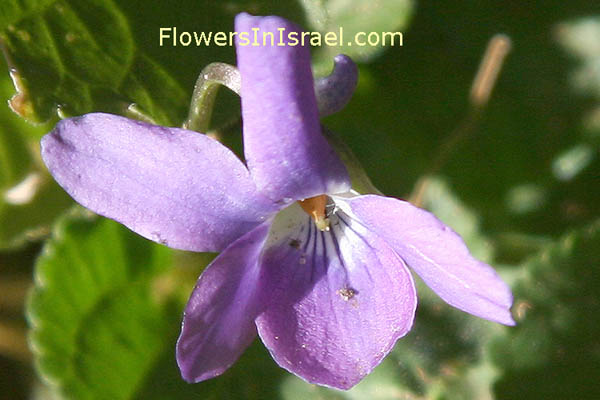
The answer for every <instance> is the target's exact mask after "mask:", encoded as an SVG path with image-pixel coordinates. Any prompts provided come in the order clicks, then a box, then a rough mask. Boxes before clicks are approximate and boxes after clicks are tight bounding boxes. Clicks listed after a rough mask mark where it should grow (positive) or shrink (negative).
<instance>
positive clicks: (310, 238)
mask: <svg viewBox="0 0 600 400" xmlns="http://www.w3.org/2000/svg"><path fill="white" fill-rule="evenodd" d="M325 213H326V216H327V219H328V221H329V229H328V230H322V229H320V228H319V227H318V226H317V224H316V221H315V220H314V219H313V218H312V217H311V216H310V215H309V214H308V213H307V212H305V210H304V209H303V208H302V207H301V206H300V205H299V204H298V203H293V204H292V205H290V206H289V207H287V208H285V209H284V210H282V211H280V212H279V213H278V214H277V215H276V217H275V219H274V221H273V224H272V226H271V230H270V231H269V235H268V238H267V242H266V245H265V249H266V251H267V252H275V253H278V254H280V256H278V257H277V258H278V259H280V260H281V262H282V263H285V264H286V266H292V265H295V267H294V268H301V269H302V270H303V271H306V273H307V274H308V275H307V276H309V277H308V278H307V279H310V281H317V280H318V279H328V280H331V282H332V285H333V286H332V287H331V292H332V293H335V294H336V297H338V298H339V299H340V300H342V301H344V302H348V303H349V304H350V305H352V306H356V305H357V303H356V300H357V298H358V297H357V296H359V293H360V290H361V289H360V288H359V287H357V286H356V285H354V284H353V282H351V281H350V278H349V276H350V274H349V272H350V271H352V270H354V269H356V268H361V269H366V267H367V266H366V265H365V264H364V261H363V260H361V259H357V258H356V257H353V256H352V255H353V253H355V248H354V247H355V246H356V245H357V243H360V244H361V247H362V246H364V239H363V233H364V232H363V231H364V227H362V226H361V225H360V224H358V223H356V222H354V221H352V219H351V218H350V217H349V216H348V215H347V214H346V213H344V212H343V211H341V210H340V209H339V208H338V207H336V205H335V204H334V203H333V201H331V200H330V201H329V202H328V204H327V206H326V209H325ZM307 268H308V269H309V270H307ZM299 271H300V270H299ZM309 271H310V272H309ZM367 273H368V272H367ZM334 277H335V278H334ZM333 282H335V284H333Z"/></svg>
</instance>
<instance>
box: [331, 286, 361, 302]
mask: <svg viewBox="0 0 600 400" xmlns="http://www.w3.org/2000/svg"><path fill="white" fill-rule="evenodd" d="M336 293H337V294H339V295H340V296H342V299H344V301H348V300H350V299H352V298H353V297H354V296H355V295H357V294H358V292H357V291H356V290H354V289H352V288H343V289H340V290H338V291H337V292H336Z"/></svg>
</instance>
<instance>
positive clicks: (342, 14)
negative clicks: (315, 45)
mask: <svg viewBox="0 0 600 400" xmlns="http://www.w3.org/2000/svg"><path fill="white" fill-rule="evenodd" d="M301 4H302V6H303V7H304V9H305V12H306V15H307V19H308V23H309V26H307V27H306V28H307V29H308V28H311V29H312V30H314V31H318V32H320V33H321V34H322V35H325V34H327V33H328V32H332V33H335V34H336V35H337V36H336V38H337V39H338V40H340V39H342V42H341V45H340V43H337V42H336V45H334V46H330V45H326V44H324V45H322V46H321V47H320V48H319V49H318V51H319V54H318V56H317V60H318V63H319V65H318V68H321V71H323V72H324V71H326V70H325V69H326V68H327V67H328V66H329V68H330V64H331V60H332V58H333V57H334V56H335V55H337V54H340V53H343V54H347V55H349V56H350V57H352V58H354V59H355V60H356V61H368V60H370V59H371V58H372V57H373V56H375V55H377V54H378V53H380V52H381V51H382V50H383V49H384V47H383V46H382V43H383V40H384V33H386V34H387V33H395V32H400V31H401V30H402V29H403V28H404V27H406V25H407V23H408V20H409V18H410V16H411V15H412V10H413V1H412V0H384V1H369V0H305V1H302V2H301ZM340 32H342V33H341V34H340ZM371 33H372V35H373V36H372V40H371V43H373V44H368V35H369V34H371ZM400 33H402V32H400ZM357 34H359V35H362V36H359V38H358V41H357V40H356V39H355V38H356V35H357ZM376 37H377V38H378V40H379V42H378V44H375V39H376ZM401 37H402V36H399V35H396V36H395V37H394V41H395V42H394V44H393V46H395V47H399V46H401V45H402V42H403V41H401V39H400V38H401ZM391 40H392V39H391V36H389V37H386V41H387V42H388V46H390V45H392V42H391ZM323 43H325V39H323ZM361 43H367V44H366V45H360V44H361Z"/></svg>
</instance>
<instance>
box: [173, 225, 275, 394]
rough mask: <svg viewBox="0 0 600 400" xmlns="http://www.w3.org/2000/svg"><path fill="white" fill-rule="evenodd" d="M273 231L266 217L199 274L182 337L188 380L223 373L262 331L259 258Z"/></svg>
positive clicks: (179, 347)
mask: <svg viewBox="0 0 600 400" xmlns="http://www.w3.org/2000/svg"><path fill="white" fill-rule="evenodd" d="M268 231H269V223H264V224H262V225H259V226H258V227H257V228H255V229H254V230H252V231H250V232H248V233H247V234H245V235H244V236H242V237H241V238H240V239H238V240H237V241H235V242H234V243H233V244H232V245H231V246H229V247H228V248H226V249H225V251H223V252H222V253H221V254H219V256H218V257H217V258H215V260H214V261H213V262H212V263H211V264H210V265H209V266H208V267H207V268H206V270H205V271H204V272H203V273H202V275H201V276H200V278H199V279H198V283H197V284H196V287H195V288H194V291H193V292H192V295H191V297H190V299H189V301H188V304H187V306H186V308H185V312H184V316H183V323H182V329H181V335H180V336H179V340H178V341H177V363H178V364H179V368H180V370H181V374H182V376H183V378H184V379H185V380H187V381H188V382H200V381H203V380H206V379H210V378H213V377H215V376H217V375H220V374H222V373H223V372H224V371H225V370H226V369H228V368H229V367H230V366H231V365H232V364H233V363H234V362H235V361H236V360H237V359H238V358H239V356H240V355H241V354H242V353H243V351H244V350H245V349H246V348H247V347H248V346H249V345H250V344H251V343H252V341H253V340H254V338H255V337H256V326H255V324H254V319H255V317H256V315H257V314H258V313H259V312H260V310H261V303H260V296H259V294H258V291H257V288H258V280H259V276H260V265H259V263H258V258H259V256H260V252H261V250H262V247H263V244H264V241H265V239H266V237H267V233H268Z"/></svg>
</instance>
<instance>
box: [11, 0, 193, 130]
mask: <svg viewBox="0 0 600 400" xmlns="http://www.w3.org/2000/svg"><path fill="white" fill-rule="evenodd" d="M4 7H6V8H7V11H5V15H6V16H5V29H3V30H1V31H0V39H1V40H2V42H3V43H4V51H5V57H6V58H7V61H8V63H9V65H10V67H11V68H13V69H14V71H13V75H14V77H15V79H16V89H17V91H18V92H17V94H16V95H15V97H14V98H13V99H12V100H11V104H12V107H13V109H14V110H15V111H16V112H17V113H18V114H19V115H21V116H22V117H24V118H25V119H27V120H30V121H37V122H39V121H46V120H48V119H49V118H52V117H54V116H55V115H56V113H57V110H58V108H60V112H61V115H62V116H69V115H79V114H84V113H86V112H90V111H111V112H116V111H118V112H119V113H121V114H123V113H125V110H126V107H127V106H128V105H129V104H130V103H137V104H139V106H141V108H142V109H143V110H145V112H147V113H148V114H150V116H151V117H153V118H154V120H155V121H156V122H158V123H162V124H165V125H169V124H170V125H173V124H177V123H179V121H180V119H181V118H182V115H183V109H184V106H185V105H184V104H185V101H186V99H185V97H186V96H185V92H184V91H183V90H182V88H181V87H180V85H179V84H178V82H177V81H176V80H175V79H173V78H172V77H171V76H169V75H168V74H167V73H166V72H165V71H164V69H163V68H162V67H161V66H160V65H158V64H157V63H155V62H153V61H152V60H150V59H148V57H147V56H146V55H145V54H144V53H143V52H142V51H141V50H140V49H139V48H138V46H137V45H136V43H135V41H134V38H133V35H132V32H131V28H130V25H129V21H128V19H127V18H126V17H125V16H124V14H123V13H122V12H121V11H120V9H119V8H118V7H117V6H116V5H115V4H114V3H113V2H112V1H111V0H90V1H86V2H80V1H75V0H54V1H48V2H47V4H45V6H44V7H36V8H27V4H24V5H20V4H16V3H12V2H11V3H8V4H7V5H5V6H4ZM157 104H158V105H159V106H157Z"/></svg>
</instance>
